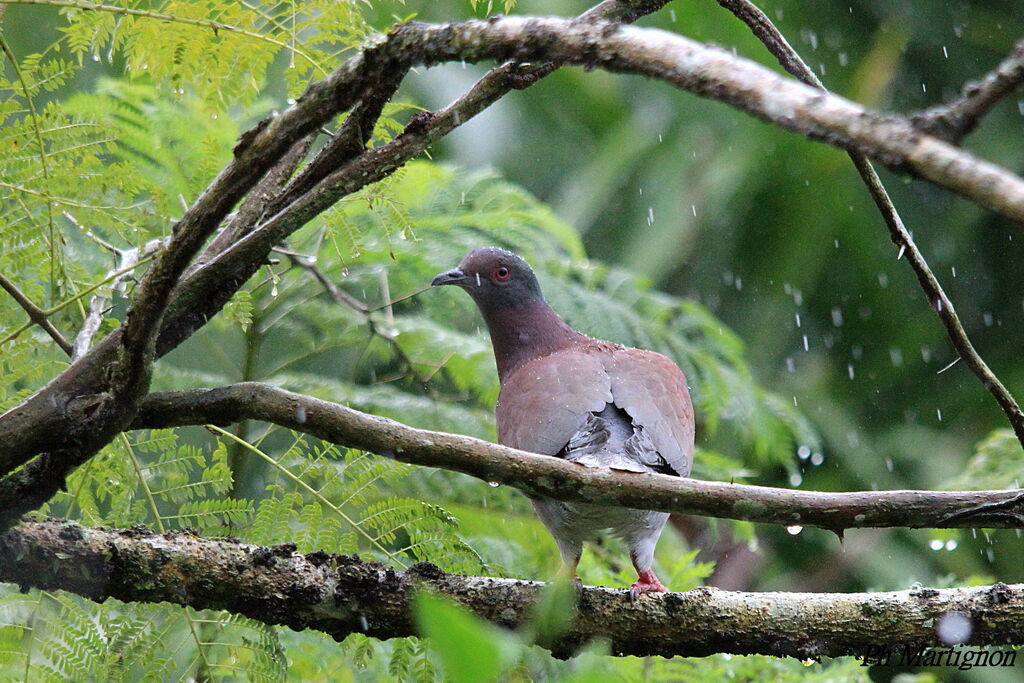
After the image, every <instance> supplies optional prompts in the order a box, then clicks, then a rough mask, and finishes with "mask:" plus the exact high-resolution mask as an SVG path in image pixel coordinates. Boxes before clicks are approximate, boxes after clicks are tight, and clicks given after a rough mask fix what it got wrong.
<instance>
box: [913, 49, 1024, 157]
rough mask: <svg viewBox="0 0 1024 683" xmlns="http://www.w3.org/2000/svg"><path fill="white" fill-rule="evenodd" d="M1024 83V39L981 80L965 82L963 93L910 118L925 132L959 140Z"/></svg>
mask: <svg viewBox="0 0 1024 683" xmlns="http://www.w3.org/2000/svg"><path fill="white" fill-rule="evenodd" d="M1021 83H1024V40H1021V41H1019V42H1018V43H1017V44H1016V45H1015V46H1014V48H1013V52H1011V53H1010V55H1009V56H1008V57H1006V59H1004V60H1003V61H1002V62H1000V63H999V66H997V67H996V68H995V69H993V70H992V71H990V72H989V73H987V74H985V76H984V77H983V78H982V79H981V80H978V81H974V82H971V83H968V84H967V85H966V86H964V91H963V94H962V95H961V96H960V97H959V98H958V99H956V100H954V101H952V102H950V103H948V104H940V105H938V106H935V107H932V108H930V109H927V110H925V111H923V112H919V113H917V114H914V115H913V116H912V117H911V119H910V120H911V121H913V122H914V125H915V126H917V127H918V128H920V129H921V130H923V131H924V132H926V133H929V134H931V135H934V136H936V137H939V138H942V139H943V140H947V141H949V142H951V143H953V144H958V143H959V142H960V141H961V140H962V139H963V138H964V136H966V135H967V134H968V133H970V132H971V131H972V130H974V129H975V128H976V127H977V125H978V124H979V123H980V122H981V119H982V118H983V117H984V116H985V115H986V114H988V113H989V112H990V111H991V110H992V107H994V106H996V104H998V103H999V101H1000V100H1002V99H1003V98H1004V97H1006V96H1007V95H1009V94H1010V93H1012V92H1013V91H1014V90H1016V89H1017V88H1019V87H1020V85H1021Z"/></svg>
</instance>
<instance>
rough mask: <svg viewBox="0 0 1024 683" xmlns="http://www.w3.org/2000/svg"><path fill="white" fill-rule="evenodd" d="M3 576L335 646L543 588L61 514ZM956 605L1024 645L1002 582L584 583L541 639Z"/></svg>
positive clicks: (894, 618) (833, 620)
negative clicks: (883, 589)
mask: <svg viewBox="0 0 1024 683" xmlns="http://www.w3.org/2000/svg"><path fill="white" fill-rule="evenodd" d="M0 580H4V581H10V582H14V583H19V584H22V585H24V586H36V587H40V588H44V589H54V588H59V589H63V590H67V591H71V592H73V593H77V594H79V595H82V596H85V597H88V598H91V599H93V600H100V601H102V600H105V599H106V598H111V597H112V598H117V599H118V600H122V601H136V602H170V603H174V604H179V605H189V606H191V607H194V608H196V609H225V610H229V611H231V612H235V613H237V614H243V615H245V616H248V617H250V618H252V619H256V620H258V621H262V622H264V623H267V624H274V625H283V626H288V627H290V628H293V629H296V630H302V629H307V628H313V629H317V630H319V631H323V632H324V633H327V634H328V635H331V636H333V637H334V638H336V639H339V640H340V639H342V638H344V637H345V636H347V635H349V634H351V633H365V634H367V635H370V636H374V637H377V638H397V637H403V636H409V635H415V634H416V631H415V628H414V626H413V618H412V614H411V611H410V601H411V599H412V596H413V595H414V594H415V592H416V591H417V590H424V589H428V590H431V591H435V592H437V593H439V594H441V595H443V596H445V597H448V598H450V599H452V600H455V601H456V602H458V603H460V604H462V605H463V606H465V607H466V608H468V609H469V610H470V611H472V612H473V613H475V614H477V615H478V616H480V617H481V618H483V619H486V620H487V621H490V622H492V623H495V624H498V625H501V626H504V627H507V628H512V629H515V628H518V627H520V626H522V625H523V624H524V623H525V622H526V620H527V619H528V618H529V616H530V613H531V609H532V607H533V604H534V602H535V601H536V599H537V597H538V594H539V592H540V591H541V590H542V588H543V587H544V584H542V583H538V582H535V581H519V580H516V579H496V578H487V577H478V576H462V575H458V574H448V573H445V572H442V571H441V570H440V569H438V568H437V567H435V566H434V565H430V564H425V563H424V564H418V565H414V566H413V567H410V568H409V569H407V570H405V571H401V572H398V571H395V570H393V569H391V568H389V567H385V566H383V565H381V564H379V563H376V562H365V561H362V560H360V559H358V558H356V557H351V556H340V555H328V554H327V553H323V552H315V553H309V554H307V555H302V554H298V553H296V552H295V548H294V546H291V545H283V546H274V547H263V546H253V545H245V544H242V543H238V542H235V541H230V540H217V541H215V540H205V539H201V538H198V537H196V536H193V535H191V534H189V533H187V532H175V533H172V534H166V535H158V534H153V533H150V532H149V531H148V530H146V529H144V528H132V529H93V528H88V527H81V526H79V525H77V524H75V523H74V522H66V521H61V520H47V521H44V522H24V523H22V524H19V525H18V526H16V527H14V528H12V529H11V530H10V531H8V532H7V533H6V534H5V535H4V536H3V537H2V538H0ZM951 613H956V614H957V615H962V616H964V617H966V618H967V619H968V620H969V622H970V625H971V628H970V634H969V636H968V637H967V639H966V641H965V642H966V643H968V644H973V645H989V646H991V645H1021V644H1024V626H1022V625H1024V586H1021V585H1013V586H1008V585H1006V584H995V585H993V586H979V587H973V588H951V589H943V590H935V589H928V588H925V589H918V590H907V591H897V592H889V593H848V594H843V593H742V592H732V591H721V590H716V589H710V588H699V589H696V590H692V591H689V592H686V593H660V594H658V593H654V594H647V595H644V596H642V597H641V598H640V599H638V600H635V601H633V600H631V599H630V597H629V592H628V591H626V590H618V589H609V588H599V587H588V588H582V589H581V590H580V591H579V593H578V595H577V603H576V608H575V611H574V614H573V618H572V620H571V622H570V623H569V624H568V626H567V627H566V630H565V631H564V632H563V633H562V634H561V636H559V637H557V638H556V639H555V640H553V641H551V642H547V643H543V646H544V647H547V648H548V649H550V650H551V651H552V652H554V653H555V654H557V655H561V656H566V655H570V654H571V653H572V652H574V651H575V650H576V649H577V648H578V647H579V646H581V645H582V644H584V643H586V642H588V641H590V640H593V639H595V638H600V639H604V640H607V641H609V642H610V644H611V650H612V652H613V653H614V654H616V655H637V656H643V655H662V656H666V657H668V656H677V655H682V656H701V655H707V654H712V653H716V652H729V653H733V654H764V655H775V656H790V657H799V658H808V657H825V656H830V657H834V656H842V655H864V654H865V653H867V652H869V651H870V648H872V647H878V646H889V647H894V648H896V647H908V648H916V647H922V646H940V645H949V644H951V643H948V642H947V643H943V642H942V640H941V639H940V638H939V636H938V635H937V629H938V628H939V625H940V624H941V623H942V620H943V619H944V618H946V616H947V615H949V614H951Z"/></svg>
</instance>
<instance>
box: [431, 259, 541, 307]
mask: <svg viewBox="0 0 1024 683" xmlns="http://www.w3.org/2000/svg"><path fill="white" fill-rule="evenodd" d="M430 284H431V285H432V286H434V287H437V286H440V285H458V286H459V287H462V288H463V289H464V290H466V292H468V293H469V295H470V296H471V297H473V300H474V301H475V302H476V304H477V306H479V307H480V310H481V311H488V310H495V309H501V308H518V307H520V306H524V305H527V304H531V303H535V302H538V301H541V302H542V301H544V295H543V294H541V291H540V285H539V284H538V283H537V277H536V276H535V275H534V274H533V270H531V269H530V266H529V264H527V263H526V261H524V260H523V259H522V258H520V257H519V256H516V255H515V254H513V253H512V252H511V251H506V250H505V249H499V248H498V247H478V248H476V249H474V250H473V251H471V252H469V253H468V254H466V257H465V258H463V259H462V262H461V263H459V267H458V268H454V269H452V270H449V271H446V272H444V273H439V274H438V275H436V276H435V277H434V279H433V280H431V281H430Z"/></svg>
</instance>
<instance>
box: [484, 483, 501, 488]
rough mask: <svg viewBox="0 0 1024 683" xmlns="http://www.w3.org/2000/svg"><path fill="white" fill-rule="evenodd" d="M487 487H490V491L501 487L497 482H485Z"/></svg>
mask: <svg viewBox="0 0 1024 683" xmlns="http://www.w3.org/2000/svg"><path fill="white" fill-rule="evenodd" d="M487 485H488V486H490V487H491V488H492V489H496V488H498V487H499V486H501V484H499V483H498V482H496V481H489V482H487Z"/></svg>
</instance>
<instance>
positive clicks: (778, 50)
mask: <svg viewBox="0 0 1024 683" xmlns="http://www.w3.org/2000/svg"><path fill="white" fill-rule="evenodd" d="M718 4H719V5H721V6H722V7H724V8H726V9H727V10H729V11H730V12H732V13H733V14H735V15H736V16H737V17H738V18H739V19H740V20H741V21H742V22H743V23H745V24H747V26H749V27H750V30H751V31H752V32H753V33H754V35H756V36H757V37H758V39H760V41H761V42H762V43H764V45H765V47H767V48H768V51H769V52H771V53H772V54H773V55H774V56H775V58H776V59H778V60H779V64H781V65H782V67H783V68H784V69H785V70H786V71H788V72H789V73H791V74H792V75H794V76H796V77H797V78H799V79H800V80H802V81H803V82H804V83H807V84H808V85H811V86H813V87H815V88H818V89H820V90H825V86H824V85H822V83H821V81H820V80H819V79H818V77H817V76H816V75H815V73H814V72H813V71H812V70H811V68H810V67H809V66H807V64H806V63H805V62H804V61H803V59H801V58H800V55H799V54H798V53H797V52H796V50H794V49H793V48H792V46H790V44H789V42H787V41H786V38H785V37H784V36H783V35H782V33H781V32H780V31H779V30H778V29H777V28H776V27H775V25H774V24H772V22H771V20H770V19H769V18H768V16H767V15H765V13H764V12H762V11H761V10H760V9H759V8H758V7H756V6H755V5H754V4H753V3H752V2H750V0H718ZM1019 52H1020V55H1019V56H1018V57H1019V60H1020V64H1019V68H1020V77H1021V78H1022V79H1024V41H1022V42H1021V43H1020V46H1019ZM1008 61H1009V60H1008ZM1004 64H1005V62H1004ZM850 159H851V160H852V161H853V165H854V166H855V167H856V168H857V172H858V173H859V174H860V177H861V179H862V180H863V181H864V184H865V185H866V186H867V188H868V192H869V193H870V194H871V199H872V200H874V202H875V206H876V207H877V208H878V211H879V213H881V214H882V218H883V219H884V220H885V224H886V226H887V227H888V228H889V238H890V239H891V240H892V242H893V244H895V245H896V246H897V247H898V248H899V255H900V256H902V255H903V253H904V252H906V255H907V263H909V264H910V267H911V268H913V269H914V274H915V275H916V276H917V281H918V282H919V283H920V284H921V289H923V290H924V293H925V296H926V297H927V299H928V302H929V304H930V305H931V307H932V309H933V310H934V311H935V312H936V314H937V315H938V316H939V320H940V321H941V322H942V324H943V326H944V327H945V328H946V334H947V335H948V336H949V339H950V341H951V342H952V343H953V347H954V348H955V349H956V350H957V353H959V354H960V355H959V357H960V358H963V359H964V361H965V362H966V363H967V366H968V367H969V368H970V369H971V372H973V373H974V375H975V376H976V377H977V378H978V379H979V380H980V381H981V384H982V386H984V387H985V388H986V389H988V391H989V392H990V393H991V394H992V396H994V397H995V399H996V402H997V403H998V404H999V407H1000V408H1002V410H1003V413H1005V414H1006V418H1007V420H1009V422H1010V426H1011V427H1012V428H1013V431H1014V434H1016V435H1017V440H1018V441H1020V443H1021V446H1024V412H1022V411H1021V409H1020V406H1019V405H1018V404H1017V401H1016V400H1015V399H1014V398H1013V395H1012V394H1011V393H1010V391H1009V390H1008V389H1007V388H1006V387H1005V386H1004V385H1003V383H1002V382H1001V381H1000V380H999V378H998V377H996V375H995V373H994V372H992V370H991V369H990V368H989V367H988V364H987V363H986V362H985V361H984V359H982V357H981V355H979V354H978V352H977V351H976V350H975V348H974V345H973V344H972V343H971V340H970V338H969V337H968V336H967V331H966V330H965V329H964V326H963V324H962V323H961V322H960V316H958V315H957V313H956V309H954V308H953V302H952V301H950V299H949V297H948V296H946V292H945V290H943V288H942V285H941V284H940V283H939V280H938V278H937V277H935V273H933V272H932V269H931V268H930V267H929V266H928V262H927V261H926V260H925V258H924V254H922V253H921V250H920V249H918V248H917V244H915V243H914V239H913V237H911V235H910V231H909V230H907V228H906V226H905V225H904V224H903V219H902V218H900V214H899V212H898V211H897V210H896V206H895V205H894V204H893V202H892V199H891V198H890V197H889V193H888V192H886V190H885V187H884V186H883V185H882V180H881V178H879V177H878V173H876V172H875V169H874V168H873V167H872V166H871V162H870V161H868V159H867V158H866V157H865V156H864V155H863V154H860V153H859V152H855V151H850Z"/></svg>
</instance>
